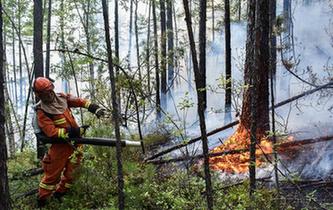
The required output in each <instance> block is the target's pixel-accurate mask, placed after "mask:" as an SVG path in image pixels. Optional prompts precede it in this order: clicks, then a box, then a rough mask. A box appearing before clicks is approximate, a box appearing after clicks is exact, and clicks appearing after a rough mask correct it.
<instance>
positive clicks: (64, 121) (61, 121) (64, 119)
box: [53, 118, 66, 125]
mask: <svg viewBox="0 0 333 210" xmlns="http://www.w3.org/2000/svg"><path fill="white" fill-rule="evenodd" d="M53 122H54V124H55V125H61V124H64V123H66V118H60V119H58V120H54V121H53Z"/></svg>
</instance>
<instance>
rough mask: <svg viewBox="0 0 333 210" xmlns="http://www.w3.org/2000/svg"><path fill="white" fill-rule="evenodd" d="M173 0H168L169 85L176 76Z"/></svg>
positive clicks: (170, 85)
mask: <svg viewBox="0 0 333 210" xmlns="http://www.w3.org/2000/svg"><path fill="white" fill-rule="evenodd" d="M172 10H173V2H172V0H167V22H166V25H167V38H168V86H169V87H172V85H173V84H172V83H173V77H174V49H173V48H174V47H173V45H174V44H173V43H174V39H173V37H174V35H173V24H172V14H173V13H172Z"/></svg>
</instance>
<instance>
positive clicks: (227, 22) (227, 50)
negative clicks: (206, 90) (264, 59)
mask: <svg viewBox="0 0 333 210" xmlns="http://www.w3.org/2000/svg"><path fill="white" fill-rule="evenodd" d="M224 11H225V12H224V27H225V79H226V86H225V106H226V107H230V106H231V85H232V82H231V44H230V42H231V36H230V4H229V0H225V1H224Z"/></svg>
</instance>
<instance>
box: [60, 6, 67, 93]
mask: <svg viewBox="0 0 333 210" xmlns="http://www.w3.org/2000/svg"><path fill="white" fill-rule="evenodd" d="M60 10H61V11H65V7H64V0H60ZM59 22H60V23H59V24H60V45H61V49H66V43H65V18H64V13H62V14H61V15H60V18H59ZM60 59H61V65H62V66H61V67H62V68H63V69H65V66H66V64H67V60H66V56H65V53H64V52H62V53H61V56H60ZM62 85H63V86H64V92H65V93H69V92H70V90H69V85H68V80H67V79H66V78H65V79H63V81H62Z"/></svg>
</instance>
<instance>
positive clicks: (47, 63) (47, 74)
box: [45, 0, 52, 77]
mask: <svg viewBox="0 0 333 210" xmlns="http://www.w3.org/2000/svg"><path fill="white" fill-rule="evenodd" d="M51 14H52V0H49V3H48V13H47V34H46V58H45V77H50V42H51V17H52V15H51Z"/></svg>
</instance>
